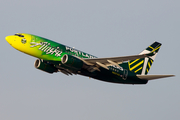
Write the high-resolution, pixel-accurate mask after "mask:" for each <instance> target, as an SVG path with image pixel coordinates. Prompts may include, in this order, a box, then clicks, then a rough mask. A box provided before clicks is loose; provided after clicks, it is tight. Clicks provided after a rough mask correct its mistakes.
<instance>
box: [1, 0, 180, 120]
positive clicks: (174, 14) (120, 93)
mask: <svg viewBox="0 0 180 120" xmlns="http://www.w3.org/2000/svg"><path fill="white" fill-rule="evenodd" d="M0 16H1V17H0V18H1V19H0V38H1V42H0V43H1V44H0V54H1V62H0V120H179V119H180V77H179V73H180V72H179V65H180V64H179V59H180V57H179V56H180V55H179V54H180V51H179V44H180V1H179V0H57V1H56V0H50V1H47V0H28V1H25V0H24V1H23V0H18V1H13V0H1V1H0ZM15 33H30V34H35V35H39V36H42V37H45V38H48V39H51V40H54V41H56V42H59V43H62V44H65V45H68V46H71V47H75V48H76V49H79V50H82V51H84V52H87V53H90V54H93V55H95V56H98V57H115V56H124V55H135V54H139V53H140V52H141V51H142V50H144V49H145V48H146V47H148V46H149V45H150V44H151V43H153V42H154V41H159V42H161V43H162V47H161V49H160V51H159V54H158V55H157V57H156V59H155V62H154V64H153V65H152V68H151V70H150V72H149V74H175V75H176V77H172V78H165V79H159V80H154V81H150V82H149V83H148V84H147V85H123V84H112V83H106V82H102V81H98V80H95V79H89V78H88V77H83V76H79V75H77V76H76V75H74V76H69V77H68V76H66V75H64V74H62V73H55V74H52V75H51V74H47V73H45V72H42V71H40V70H37V69H35V68H34V61H35V60H36V58H34V57H31V56H28V55H26V54H23V53H21V52H19V51H17V50H15V49H14V48H12V47H11V46H10V45H9V44H8V43H7V42H6V41H5V37H6V36H8V35H12V34H15Z"/></svg>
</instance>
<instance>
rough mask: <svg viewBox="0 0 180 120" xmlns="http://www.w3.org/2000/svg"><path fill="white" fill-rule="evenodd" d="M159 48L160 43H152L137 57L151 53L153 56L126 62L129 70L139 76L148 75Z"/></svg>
mask: <svg viewBox="0 0 180 120" xmlns="http://www.w3.org/2000/svg"><path fill="white" fill-rule="evenodd" d="M160 47H161V43H158V42H154V43H153V44H152V45H150V46H149V47H147V48H146V49H145V50H144V51H142V52H141V53H140V54H139V55H142V54H148V53H153V54H154V55H153V56H150V57H146V58H141V59H136V60H131V61H129V62H128V66H129V70H130V71H132V72H134V73H136V74H139V75H146V74H148V72H149V70H150V68H151V66H152V64H153V62H154V59H155V57H156V55H157V53H158V51H159V49H160Z"/></svg>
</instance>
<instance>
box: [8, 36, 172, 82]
mask: <svg viewBox="0 0 180 120" xmlns="http://www.w3.org/2000/svg"><path fill="white" fill-rule="evenodd" d="M5 39H6V41H7V42H8V43H9V44H10V45H11V46H12V47H14V48H15V49H17V50H19V51H21V52H23V53H26V54H28V55H31V56H34V57H36V58H38V59H37V60H36V61H35V63H34V66H35V68H37V69H39V70H42V71H45V72H47V73H55V72H62V73H64V74H65V75H73V74H75V75H76V74H79V75H84V76H88V77H90V78H94V79H98V80H101V81H105V82H112V83H122V84H146V83H147V82H148V81H149V80H153V79H158V78H165V77H171V76H174V75H147V74H148V72H149V70H150V68H151V65H152V63H153V62H154V59H155V57H156V55H157V53H158V51H159V49H160V47H161V43H159V42H154V43H153V44H152V45H150V46H149V47H147V48H146V49H145V50H144V51H142V52H141V53H140V54H139V55H132V56H122V57H108V58H97V57H95V56H93V55H91V54H88V53H85V52H82V51H79V50H77V49H74V48H72V47H68V46H66V45H63V44H59V43H57V42H54V41H52V40H49V39H46V38H43V37H39V36H36V35H32V34H26V33H17V34H15V35H10V36H7V37H6V38H5Z"/></svg>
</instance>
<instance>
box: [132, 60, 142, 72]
mask: <svg viewBox="0 0 180 120" xmlns="http://www.w3.org/2000/svg"><path fill="white" fill-rule="evenodd" d="M143 62H144V60H142V61H141V62H140V63H138V64H137V65H135V66H134V67H132V68H130V71H132V70H133V69H134V68H136V67H138V66H139V65H141V64H142V63H143Z"/></svg>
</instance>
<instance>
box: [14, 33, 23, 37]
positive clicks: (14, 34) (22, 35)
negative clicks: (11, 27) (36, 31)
mask: <svg viewBox="0 0 180 120" xmlns="http://www.w3.org/2000/svg"><path fill="white" fill-rule="evenodd" d="M14 35H15V36H19V37H24V35H21V34H14Z"/></svg>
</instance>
